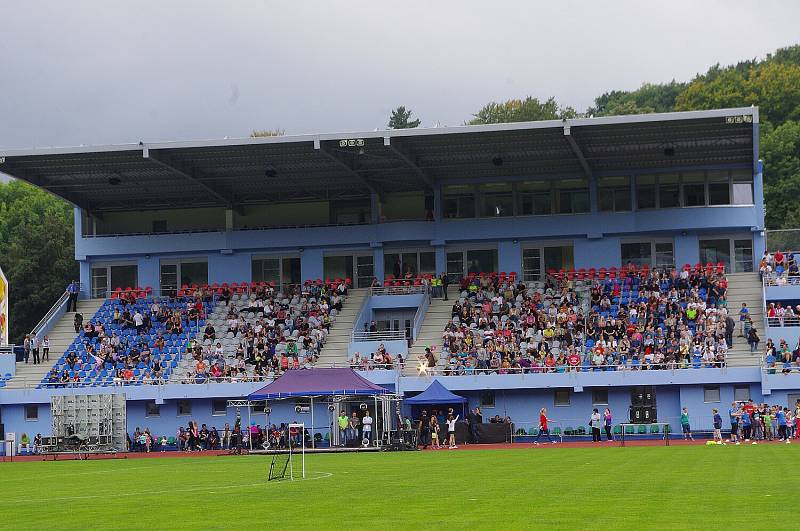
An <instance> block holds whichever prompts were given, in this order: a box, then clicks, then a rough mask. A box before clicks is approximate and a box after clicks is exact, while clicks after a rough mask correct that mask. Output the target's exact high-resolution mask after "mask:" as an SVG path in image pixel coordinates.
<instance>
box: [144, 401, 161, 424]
mask: <svg viewBox="0 0 800 531" xmlns="http://www.w3.org/2000/svg"><path fill="white" fill-rule="evenodd" d="M151 408H154V409H151ZM144 416H145V418H148V419H150V418H160V417H161V404H157V403H156V401H155V400H145V401H144Z"/></svg>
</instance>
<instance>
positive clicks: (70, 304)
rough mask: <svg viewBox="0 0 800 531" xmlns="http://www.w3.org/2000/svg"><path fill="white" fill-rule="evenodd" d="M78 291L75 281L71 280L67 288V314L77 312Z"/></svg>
mask: <svg viewBox="0 0 800 531" xmlns="http://www.w3.org/2000/svg"><path fill="white" fill-rule="evenodd" d="M79 291H80V287H79V285H78V281H77V280H73V281H72V282H70V283H69V286H67V294H68V295H69V299H68V300H67V312H77V311H78V292H79Z"/></svg>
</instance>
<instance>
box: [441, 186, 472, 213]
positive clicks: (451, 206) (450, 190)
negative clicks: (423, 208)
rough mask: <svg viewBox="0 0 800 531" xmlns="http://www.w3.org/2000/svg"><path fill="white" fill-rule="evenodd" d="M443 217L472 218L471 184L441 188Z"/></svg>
mask: <svg viewBox="0 0 800 531" xmlns="http://www.w3.org/2000/svg"><path fill="white" fill-rule="evenodd" d="M442 201H443V208H442V215H443V216H444V217H445V218H474V217H475V191H474V189H473V187H472V186H445V187H444V189H443V190H442Z"/></svg>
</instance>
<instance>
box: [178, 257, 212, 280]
mask: <svg viewBox="0 0 800 531" xmlns="http://www.w3.org/2000/svg"><path fill="white" fill-rule="evenodd" d="M184 284H188V285H189V286H192V285H194V284H197V285H198V286H201V285H203V284H208V262H181V286H182V285H184Z"/></svg>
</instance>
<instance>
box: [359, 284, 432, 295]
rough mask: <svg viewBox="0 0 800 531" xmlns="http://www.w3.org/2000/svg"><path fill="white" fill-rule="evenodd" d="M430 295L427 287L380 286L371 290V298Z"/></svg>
mask: <svg viewBox="0 0 800 531" xmlns="http://www.w3.org/2000/svg"><path fill="white" fill-rule="evenodd" d="M417 293H428V287H427V286H424V285H423V286H378V287H372V288H369V294H370V296H378V295H414V294H417Z"/></svg>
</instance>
